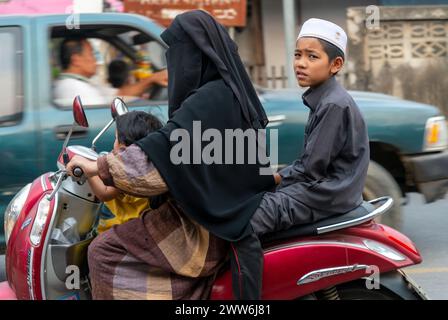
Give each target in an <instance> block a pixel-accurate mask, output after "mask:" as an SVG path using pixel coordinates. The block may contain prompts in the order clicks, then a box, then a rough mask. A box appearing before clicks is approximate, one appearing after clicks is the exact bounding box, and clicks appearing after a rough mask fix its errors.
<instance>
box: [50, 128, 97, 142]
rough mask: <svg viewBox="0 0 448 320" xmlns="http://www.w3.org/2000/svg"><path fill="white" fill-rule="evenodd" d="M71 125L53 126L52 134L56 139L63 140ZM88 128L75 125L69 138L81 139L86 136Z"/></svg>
mask: <svg viewBox="0 0 448 320" xmlns="http://www.w3.org/2000/svg"><path fill="white" fill-rule="evenodd" d="M71 127H72V125H61V126H57V127H55V128H54V134H55V136H56V139H58V140H64V139H65V138H66V137H67V135H68V133H69V131H70V129H71ZM88 132H89V130H88V129H87V128H83V127H79V126H76V127H74V128H73V132H72V137H71V139H81V138H84V137H86V136H87V133H88Z"/></svg>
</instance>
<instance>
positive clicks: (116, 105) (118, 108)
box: [110, 98, 129, 120]
mask: <svg viewBox="0 0 448 320" xmlns="http://www.w3.org/2000/svg"><path fill="white" fill-rule="evenodd" d="M110 111H111V113H112V118H113V119H114V120H116V119H117V117H118V116H121V115H123V114H126V113H128V111H129V110H128V107H127V106H126V103H124V101H123V100H121V99H120V98H115V99H114V100H113V101H112V104H111V105H110Z"/></svg>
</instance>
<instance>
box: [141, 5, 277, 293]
mask: <svg viewBox="0 0 448 320" xmlns="http://www.w3.org/2000/svg"><path fill="white" fill-rule="evenodd" d="M161 37H162V39H163V40H164V41H165V42H166V43H167V44H168V46H169V49H168V51H167V53H166V58H167V66H168V96H169V101H168V103H169V121H168V123H167V125H166V126H165V127H164V128H163V129H161V130H159V131H158V132H155V133H152V134H150V135H148V136H147V137H146V138H144V139H142V140H140V141H139V142H138V143H137V144H138V145H139V146H140V147H141V148H142V149H143V151H144V152H145V153H146V154H147V156H148V158H149V159H150V160H151V161H152V162H153V163H154V165H155V167H156V168H157V170H158V171H159V173H160V174H161V176H162V177H163V179H164V180H165V182H166V184H167V186H168V188H169V193H170V196H171V197H172V198H174V199H175V200H176V202H177V203H178V205H179V206H180V207H181V208H182V209H183V211H184V212H185V214H186V215H187V216H189V217H190V218H191V219H193V220H194V221H196V222H198V223H199V224H201V225H202V226H204V227H205V228H206V229H207V230H208V231H209V232H211V233H212V234H214V235H216V236H218V237H220V238H222V239H225V240H229V241H232V249H231V253H230V257H231V266H232V281H233V291H234V295H235V297H237V298H241V299H259V298H260V297H261V278H262V269H263V253H262V249H261V244H260V242H259V240H258V238H257V236H256V235H255V234H254V232H253V229H252V227H251V225H250V219H251V217H252V215H253V213H254V212H255V210H256V209H257V208H258V206H259V204H260V201H261V199H262V197H263V194H264V192H265V191H268V190H269V189H272V188H273V187H274V185H275V182H274V178H273V176H272V175H261V174H260V168H262V167H267V166H269V164H268V163H267V164H261V163H260V161H259V159H258V152H257V155H256V158H257V160H256V162H255V163H253V164H249V163H245V164H235V158H236V157H235V150H236V148H235V147H233V148H231V150H230V149H229V148H226V149H224V150H223V156H224V158H225V156H226V155H228V153H229V152H233V161H234V162H233V163H234V164H204V163H201V164H173V161H172V159H170V151H171V148H172V147H173V145H174V144H175V143H174V142H172V141H170V136H171V134H172V132H173V131H174V130H176V129H184V130H187V131H188V133H189V136H190V137H193V138H194V133H193V122H194V121H200V122H201V129H202V132H204V131H205V130H207V129H214V130H218V131H219V133H220V134H221V137H225V136H226V135H225V131H226V130H228V129H232V130H236V129H242V130H247V129H250V130H255V131H257V130H259V129H264V128H265V127H266V125H267V123H268V120H267V117H266V114H265V112H264V109H263V107H262V105H261V103H260V101H259V99H258V97H257V94H256V92H255V89H254V87H253V85H252V83H251V81H250V79H249V76H248V74H247V72H246V70H245V68H244V65H243V63H242V61H241V58H240V57H239V55H238V49H237V46H236V44H235V43H234V42H233V41H232V40H231V39H230V37H229V35H228V33H227V31H226V30H225V29H224V27H223V26H222V25H221V24H219V23H217V22H216V21H215V19H214V18H213V17H212V16H210V15H209V14H208V13H206V12H204V11H200V10H197V11H190V12H187V13H184V14H181V15H178V16H177V17H176V19H175V20H174V21H173V22H172V24H171V25H170V26H169V27H168V29H166V30H165V31H164V32H163V33H162V34H161ZM257 137H258V135H257ZM223 140H224V139H223ZM195 143H197V141H195V142H191V143H190V145H191V146H192V148H191V149H190V150H193V152H194V150H195V149H194V144H195ZM200 146H201V147H203V146H204V144H203V143H202V142H200ZM257 147H258V146H257ZM257 149H258V148H257ZM201 150H202V148H201ZM248 150H249V148H248V146H247V145H246V146H245V148H244V159H245V161H247V159H249V158H248V157H249V156H250V155H249V153H248ZM226 163H227V162H226ZM153 202H154V201H153Z"/></svg>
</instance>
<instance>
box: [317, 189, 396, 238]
mask: <svg viewBox="0 0 448 320" xmlns="http://www.w3.org/2000/svg"><path fill="white" fill-rule="evenodd" d="M382 201H385V203H384V204H383V205H381V206H379V207H378V208H376V209H375V210H373V211H372V212H371V213H369V214H367V215H365V216H363V217H359V218H356V219H353V220H349V221H344V222H340V223H336V224H332V225H329V226H324V227H320V228H317V234H323V233H328V232H332V231H336V230H340V229H345V228H349V227H353V226H357V225H359V224H361V223H364V222H367V221H369V220H372V219H374V218H375V217H376V216H378V215H380V214H383V213H384V212H386V211H387V210H389V209H390V208H391V207H392V204H393V203H394V200H393V199H392V198H391V197H381V198H377V199H375V200H372V201H369V203H370V204H376V203H378V202H382Z"/></svg>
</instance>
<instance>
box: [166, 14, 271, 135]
mask: <svg viewBox="0 0 448 320" xmlns="http://www.w3.org/2000/svg"><path fill="white" fill-rule="evenodd" d="M161 37H162V39H163V40H164V41H165V42H166V43H167V44H168V46H169V49H168V51H167V64H168V96H169V100H168V101H169V116H170V117H172V115H173V113H174V112H175V111H176V110H177V109H178V108H179V107H180V105H181V104H182V102H183V101H184V100H185V98H187V97H188V95H189V94H191V93H192V92H193V91H194V90H196V89H198V88H199V87H201V86H202V85H203V84H204V83H207V82H209V81H211V80H214V79H216V78H219V77H220V78H222V79H223V80H224V82H225V83H226V84H227V85H228V86H229V87H230V88H231V89H232V91H233V94H234V95H235V96H236V98H237V99H238V101H239V103H240V105H241V110H242V113H243V116H244V119H245V121H246V122H247V123H248V125H249V126H250V127H252V128H255V129H259V128H265V127H266V125H267V123H268V119H267V117H266V114H265V112H264V109H263V106H262V105H261V103H260V101H259V99H258V97H257V94H256V92H255V89H254V87H253V85H252V83H251V81H250V79H249V76H248V74H247V72H246V69H245V68H244V65H243V63H242V61H241V58H240V56H239V55H238V47H237V45H236V44H235V42H234V41H233V40H232V39H231V38H230V37H229V34H228V33H227V31H226V30H225V28H224V27H223V26H222V25H221V24H219V23H218V22H216V20H215V19H214V18H213V17H212V16H211V15H209V14H208V13H206V12H205V11H202V10H194V11H189V12H186V13H183V14H181V15H178V16H177V17H176V18H175V19H174V21H173V22H172V24H171V25H170V26H169V27H168V29H166V30H165V31H164V32H163V33H162V34H161Z"/></svg>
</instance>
